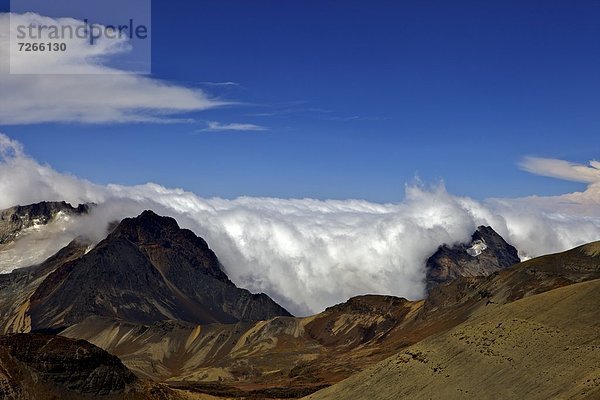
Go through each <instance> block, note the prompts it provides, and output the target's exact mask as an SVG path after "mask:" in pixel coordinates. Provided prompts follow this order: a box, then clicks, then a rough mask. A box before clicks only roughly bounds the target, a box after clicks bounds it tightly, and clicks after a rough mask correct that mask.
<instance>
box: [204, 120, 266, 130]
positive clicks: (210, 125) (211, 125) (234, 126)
mask: <svg viewBox="0 0 600 400" xmlns="http://www.w3.org/2000/svg"><path fill="white" fill-rule="evenodd" d="M266 130H267V128H266V127H264V126H260V125H254V124H239V123H231V124H222V123H220V122H217V121H208V122H207V123H206V128H204V129H201V130H200V131H201V132H224V131H266Z"/></svg>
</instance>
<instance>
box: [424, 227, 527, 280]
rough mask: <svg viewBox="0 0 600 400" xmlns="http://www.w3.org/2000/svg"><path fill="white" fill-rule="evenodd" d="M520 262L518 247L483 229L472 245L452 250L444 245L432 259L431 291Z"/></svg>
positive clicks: (459, 246)
mask: <svg viewBox="0 0 600 400" xmlns="http://www.w3.org/2000/svg"><path fill="white" fill-rule="evenodd" d="M473 250H475V251H473ZM520 261H521V260H520V259H519V254H518V252H517V249H516V248H514V247H513V246H511V245H510V244H508V243H507V242H506V241H505V240H504V239H503V238H502V237H501V236H500V235H498V234H497V233H496V232H495V231H494V230H493V229H492V228H491V227H489V226H480V227H478V228H477V230H476V231H475V233H473V235H472V242H471V243H469V244H460V245H455V246H452V247H449V246H448V245H445V244H444V245H442V246H440V247H439V248H438V250H437V251H436V252H435V254H433V255H432V256H431V257H429V259H428V260H427V278H426V284H427V290H428V291H430V290H431V289H432V288H433V287H435V286H437V285H440V284H443V283H447V282H450V281H452V280H454V279H457V278H460V277H475V276H487V275H490V274H492V273H494V272H496V271H499V270H501V269H505V268H508V267H511V266H513V265H515V264H517V263H519V262H520Z"/></svg>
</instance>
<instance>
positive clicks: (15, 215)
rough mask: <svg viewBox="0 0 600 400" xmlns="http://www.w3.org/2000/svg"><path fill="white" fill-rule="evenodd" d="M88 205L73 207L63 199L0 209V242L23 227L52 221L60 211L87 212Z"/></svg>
mask: <svg viewBox="0 0 600 400" xmlns="http://www.w3.org/2000/svg"><path fill="white" fill-rule="evenodd" d="M89 207H90V205H89V204H79V205H78V206H77V207H74V206H72V205H71V204H69V203H67V202H65V201H60V202H52V201H43V202H40V203H35V204H29V205H25V206H15V207H11V208H8V209H5V210H2V211H0V244H3V243H8V242H10V241H12V240H13V239H15V238H16V237H17V236H18V235H19V233H21V232H22V231H23V230H24V229H27V228H32V227H35V226H39V225H46V224H48V223H50V222H52V221H53V220H54V219H55V218H56V217H57V216H58V215H59V214H60V213H64V214H65V215H81V214H87V213H88V211H89Z"/></svg>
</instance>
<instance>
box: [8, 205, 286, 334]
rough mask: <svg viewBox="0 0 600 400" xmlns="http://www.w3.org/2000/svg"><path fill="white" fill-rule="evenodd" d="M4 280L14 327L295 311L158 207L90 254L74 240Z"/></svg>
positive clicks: (48, 328) (231, 318)
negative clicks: (240, 281)
mask: <svg viewBox="0 0 600 400" xmlns="http://www.w3.org/2000/svg"><path fill="white" fill-rule="evenodd" d="M69 249H71V250H69ZM0 288H1V289H2V291H1V293H0V298H1V299H2V303H3V304H4V305H6V304H13V305H14V307H12V306H11V307H9V308H11V310H12V313H13V315H7V316H5V318H2V320H1V321H0V322H2V324H3V325H4V329H5V331H7V332H12V331H14V330H15V329H16V328H18V329H17V331H24V332H27V331H30V330H31V331H38V332H60V331H61V330H62V329H64V328H66V327H68V326H70V325H73V324H75V323H78V322H80V321H82V320H84V319H85V318H87V317H90V316H100V317H108V318H113V319H116V320H122V321H127V322H131V323H140V324H152V323H155V322H159V321H166V320H180V321H185V322H190V323H194V324H208V323H216V322H219V323H234V322H238V321H257V320H265V319H269V318H272V317H275V316H289V315H290V314H289V313H288V312H287V311H286V310H285V309H283V308H282V307H281V306H279V305H278V304H277V303H275V302H274V301H273V300H271V299H270V298H269V297H268V296H267V295H265V294H252V293H250V292H249V291H247V290H245V289H240V288H237V287H236V286H235V285H234V284H233V283H232V282H231V281H230V280H229V279H228V278H227V275H226V274H225V273H224V271H223V270H222V267H221V264H220V262H219V260H218V259H217V257H216V255H215V254H214V252H213V251H212V250H211V249H210V248H209V247H208V245H207V244H206V242H205V241H204V240H202V239H201V238H199V237H197V236H196V235H195V234H194V233H192V232H191V231H189V230H185V229H180V228H179V226H178V225H177V222H176V221H175V220H174V219H172V218H168V217H160V216H158V215H156V214H155V213H154V212H152V211H146V212H144V213H143V214H141V215H140V216H138V217H137V218H127V219H125V220H123V221H122V222H121V223H120V224H119V225H118V226H117V228H115V229H114V230H113V232H112V233H111V234H110V235H109V236H108V237H107V238H106V239H105V240H103V241H102V242H100V243H99V244H98V245H97V246H96V247H94V248H93V249H92V250H91V251H89V252H88V253H87V254H84V250H83V246H81V245H79V244H77V243H72V244H71V245H70V247H69V248H65V249H63V250H62V251H61V252H59V253H58V254H57V255H56V256H55V257H52V258H50V259H49V260H48V261H46V262H45V263H42V264H40V265H38V266H35V267H30V268H24V269H20V270H17V271H15V272H13V273H12V274H8V275H5V276H3V277H2V279H0ZM24 294H25V295H24ZM1 308H2V309H3V308H6V307H1ZM15 312H17V313H18V314H19V315H18V316H15V314H14V313H15ZM7 318H8V319H7ZM15 321H16V322H18V323H16V322H15Z"/></svg>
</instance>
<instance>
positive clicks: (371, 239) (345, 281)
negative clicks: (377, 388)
mask: <svg viewBox="0 0 600 400" xmlns="http://www.w3.org/2000/svg"><path fill="white" fill-rule="evenodd" d="M0 154H2V155H3V156H2V157H3V158H2V160H0V193H2V196H0V208H6V207H9V206H12V205H15V204H26V203H33V202H38V201H42V200H66V201H69V202H71V203H75V204H76V203H80V202H89V201H91V202H95V203H97V204H98V207H96V208H95V209H94V211H93V213H92V215H91V216H88V217H85V218H82V219H75V220H73V221H70V222H69V223H66V224H64V225H63V226H61V227H60V232H62V233H61V234H60V235H58V234H57V235H54V236H53V238H55V239H56V243H55V244H54V247H53V248H52V246H49V247H48V252H47V254H50V252H51V251H50V250H52V251H54V250H56V249H57V248H58V247H59V246H61V245H64V244H65V243H66V242H68V240H69V239H70V238H71V237H74V236H75V235H77V234H86V235H88V236H90V237H92V238H95V239H96V240H99V239H101V238H102V237H103V235H105V234H106V232H105V228H106V224H107V223H108V222H109V221H113V220H115V219H121V218H124V217H126V216H135V215H137V214H139V213H140V212H141V211H142V210H144V209H153V210H154V211H156V212H157V213H159V214H163V215H170V216H173V217H175V218H176V219H177V221H178V222H179V223H180V225H182V226H183V227H186V228H189V229H192V230H193V231H194V232H196V234H198V235H200V236H202V237H203V238H204V239H206V241H207V242H208V243H209V245H210V246H211V248H213V249H214V250H215V252H216V253H217V255H218V256H219V258H220V259H221V261H222V262H223V264H224V266H225V268H226V271H227V274H228V275H229V276H230V278H231V279H232V280H233V281H234V282H235V283H236V284H237V285H239V286H241V287H246V288H248V289H250V290H251V291H254V292H265V293H267V294H269V295H270V296H271V297H273V298H274V299H275V300H276V301H278V302H279V303H280V304H282V305H283V306H285V307H286V308H288V309H289V310H290V311H291V312H293V313H296V314H307V313H311V312H318V311H321V310H323V309H324V308H325V307H327V306H330V305H332V304H335V303H338V302H342V301H345V300H347V299H348V298H349V297H351V296H354V295H358V294H365V293H378V294H393V295H397V296H404V297H408V298H413V299H414V298H419V297H421V296H423V294H424V293H423V290H424V285H423V279H424V275H425V270H424V264H425V261H426V259H427V257H428V256H429V255H431V254H432V253H433V252H434V251H435V250H436V248H437V246H438V245H439V244H441V243H444V242H445V243H454V242H462V241H467V240H468V239H469V237H470V234H471V233H472V231H473V230H474V229H475V228H476V226H478V225H480V224H486V225H491V226H493V227H494V229H496V230H497V231H498V232H499V233H500V234H501V235H502V236H503V237H505V238H506V239H507V240H508V241H509V242H511V243H513V244H514V245H515V246H517V248H519V250H520V251H521V255H523V256H528V257H531V256H537V255H541V254H545V253H548V252H555V251H560V250H564V249H567V248H571V247H574V246H576V245H578V244H582V243H585V242H589V241H592V240H599V239H600V217H599V216H600V205H596V206H595V207H594V208H588V209H587V214H585V213H580V214H569V213H561V212H551V211H547V210H539V209H536V208H535V207H533V206H532V204H531V203H529V202H526V201H525V202H523V203H519V202H510V201H507V202H500V201H491V202H483V203H482V202H478V201H475V200H473V199H470V198H466V197H457V196H453V195H451V194H449V193H447V192H446V190H445V189H444V187H442V186H439V187H434V188H429V189H427V188H423V187H419V186H409V187H407V190H406V199H405V200H404V201H403V202H401V203H397V204H377V203H371V202H367V201H361V200H344V201H339V200H324V201H322V200H314V199H291V200H290V199H277V198H253V197H241V198H238V199H234V200H227V199H220V198H210V199H206V198H202V197H199V196H198V195H196V194H194V193H191V192H187V191H184V190H181V189H169V188H165V187H163V186H160V185H157V184H152V183H149V184H145V185H140V186H121V185H107V186H104V185H97V184H94V183H91V182H89V181H86V180H82V179H79V178H76V177H74V176H71V175H68V174H62V173H59V172H56V171H55V170H53V169H52V168H51V167H50V166H48V165H42V164H40V163H38V162H37V161H35V160H33V159H31V158H30V157H28V156H27V155H25V154H23V151H22V148H21V146H20V144H19V143H17V142H15V141H13V140H11V139H9V138H7V137H6V136H3V135H0ZM0 269H4V270H8V269H11V265H6V264H4V265H3V264H2V260H0Z"/></svg>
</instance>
